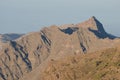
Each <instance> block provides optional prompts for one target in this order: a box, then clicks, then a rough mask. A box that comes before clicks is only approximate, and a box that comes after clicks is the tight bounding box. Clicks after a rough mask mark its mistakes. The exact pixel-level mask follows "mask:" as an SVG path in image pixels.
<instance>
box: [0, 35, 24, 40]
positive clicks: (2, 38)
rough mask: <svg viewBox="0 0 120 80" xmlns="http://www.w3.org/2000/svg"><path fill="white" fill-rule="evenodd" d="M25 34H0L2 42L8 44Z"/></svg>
mask: <svg viewBox="0 0 120 80" xmlns="http://www.w3.org/2000/svg"><path fill="white" fill-rule="evenodd" d="M22 35H23V34H15V33H10V34H0V41H1V42H7V41H10V40H15V39H17V38H19V37H21V36H22Z"/></svg>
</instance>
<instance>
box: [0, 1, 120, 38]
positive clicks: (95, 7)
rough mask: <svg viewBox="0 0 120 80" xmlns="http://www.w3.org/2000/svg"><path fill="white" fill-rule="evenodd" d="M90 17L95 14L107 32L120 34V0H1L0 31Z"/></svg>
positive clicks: (34, 28) (35, 28)
mask: <svg viewBox="0 0 120 80" xmlns="http://www.w3.org/2000/svg"><path fill="white" fill-rule="evenodd" d="M91 16H96V18H97V19H98V20H100V21H101V22H102V23H103V24H104V28H105V30H106V31H108V32H109V33H112V34H115V35H119V36H120V0H0V33H26V32H31V31H38V30H40V29H41V27H44V26H50V25H53V24H56V25H60V24H68V23H79V22H82V21H84V20H86V19H88V18H90V17H91Z"/></svg>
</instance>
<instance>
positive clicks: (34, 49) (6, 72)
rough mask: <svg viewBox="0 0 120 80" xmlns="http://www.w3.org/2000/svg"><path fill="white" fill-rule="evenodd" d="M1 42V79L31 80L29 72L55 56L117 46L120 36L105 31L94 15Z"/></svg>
mask: <svg viewBox="0 0 120 80" xmlns="http://www.w3.org/2000/svg"><path fill="white" fill-rule="evenodd" d="M0 44H1V49H0V80H19V79H21V80H23V79H24V80H27V79H26V78H25V77H26V76H27V75H28V74H32V73H34V72H36V70H38V68H40V69H39V72H40V71H42V70H44V67H45V66H46V65H48V64H49V61H51V60H54V59H61V58H63V57H65V56H66V57H67V56H70V55H81V54H86V53H93V52H96V51H101V50H103V49H108V48H113V47H115V46H116V45H118V44H120V39H119V38H117V37H115V36H112V35H109V34H108V33H107V32H105V30H104V28H103V25H102V24H101V23H100V22H99V21H98V20H97V19H96V18H95V17H91V18H90V19H89V20H87V21H85V22H82V23H79V24H71V25H66V26H65V27H64V26H59V27H58V26H56V25H53V26H50V27H46V28H43V29H42V30H41V31H39V32H32V33H28V34H26V35H23V36H21V37H20V38H18V39H15V40H10V41H8V42H7V43H0ZM41 67H42V68H41ZM42 72H44V71H42ZM36 74H37V73H36ZM37 75H40V74H37ZM28 80H29V79H28ZM32 80H40V78H39V79H37V77H36V78H35V79H32ZM43 80H47V79H43ZM50 80H56V79H50ZM60 80H62V79H60Z"/></svg>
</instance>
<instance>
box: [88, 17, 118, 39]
mask: <svg viewBox="0 0 120 80" xmlns="http://www.w3.org/2000/svg"><path fill="white" fill-rule="evenodd" d="M94 20H95V23H96V27H97V30H94V29H91V28H88V30H89V31H91V32H93V33H94V34H95V35H96V36H97V37H98V38H102V39H104V38H109V39H115V38H118V37H117V36H114V35H112V34H109V33H107V32H106V31H105V30H104V28H103V25H102V24H101V23H100V22H99V21H98V20H97V19H96V18H95V17H94Z"/></svg>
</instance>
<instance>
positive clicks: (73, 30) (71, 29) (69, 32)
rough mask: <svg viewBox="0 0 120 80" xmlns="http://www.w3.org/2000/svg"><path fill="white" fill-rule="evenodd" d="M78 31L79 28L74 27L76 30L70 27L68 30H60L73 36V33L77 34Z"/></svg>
mask: <svg viewBox="0 0 120 80" xmlns="http://www.w3.org/2000/svg"><path fill="white" fill-rule="evenodd" d="M77 30H78V28H77V27H74V28H73V27H68V28H66V29H60V31H62V32H64V33H65V34H69V35H71V34H73V32H75V31H77Z"/></svg>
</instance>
